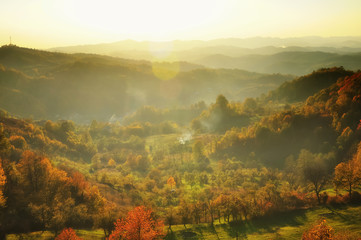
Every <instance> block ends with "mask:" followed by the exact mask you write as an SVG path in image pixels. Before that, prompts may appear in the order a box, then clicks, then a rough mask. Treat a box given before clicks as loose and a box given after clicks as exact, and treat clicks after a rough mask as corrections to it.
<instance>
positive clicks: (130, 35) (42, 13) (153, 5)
mask: <svg viewBox="0 0 361 240" xmlns="http://www.w3.org/2000/svg"><path fill="white" fill-rule="evenodd" d="M360 9H361V2H360V1H357V0H346V1H342V2H338V1H327V0H321V1H317V2H313V1H310V0H307V1H303V2H302V3H295V2H289V1H286V0H273V1H265V0H257V1H242V2H240V1H235V0H227V1H220V0H216V1H212V2H209V1H206V0H199V1H197V2H194V1H191V0H185V1H166V0H154V1H151V2H149V1H144V0H136V1H125V2H124V1H123V2H118V1H114V0H106V1H103V2H102V3H100V2H97V1H85V0H79V1H76V2H73V1H71V0H63V1H60V0H53V1H51V2H49V1H44V0H32V1H25V0H14V1H9V2H6V3H4V4H3V6H2V8H1V9H0V16H1V17H0V18H1V20H2V21H1V22H2V23H3V24H2V26H0V45H4V44H7V43H8V42H9V37H10V36H11V37H12V41H13V43H14V44H16V45H21V46H26V47H31V48H40V49H47V48H54V47H60V46H74V45H84V44H87V45H88V44H100V43H111V42H117V41H122V40H127V39H133V40H135V41H155V42H164V41H174V40H177V39H178V40H181V41H182V40H183V41H188V40H200V41H209V40H212V39H224V38H253V37H266V38H267V37H270V38H297V37H302V36H320V37H333V36H340V37H344V36H359V35H360V33H359V29H361V16H360V15H359V14H358V13H359V10H360Z"/></svg>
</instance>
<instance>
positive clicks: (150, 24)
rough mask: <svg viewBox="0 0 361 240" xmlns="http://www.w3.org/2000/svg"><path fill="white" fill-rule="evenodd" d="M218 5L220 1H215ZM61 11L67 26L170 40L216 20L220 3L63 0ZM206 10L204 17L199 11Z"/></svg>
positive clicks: (150, 38)
mask: <svg viewBox="0 0 361 240" xmlns="http://www.w3.org/2000/svg"><path fill="white" fill-rule="evenodd" d="M218 3H220V2H218ZM52 6H53V8H54V6H55V7H57V8H59V7H60V8H62V9H63V12H64V13H65V15H66V19H67V21H68V22H69V23H71V24H73V25H75V26H78V27H80V28H82V29H89V30H90V29H92V31H96V32H99V33H103V34H111V35H119V36H123V37H126V36H128V37H129V38H135V39H142V38H147V39H148V40H161V41H162V40H170V39H172V38H174V37H175V36H176V34H179V33H181V32H188V31H190V30H191V31H192V30H196V29H197V28H200V27H204V26H207V25H209V24H211V23H214V22H216V21H219V18H220V17H221V16H222V8H221V5H220V4H212V3H211V2H209V1H206V0H198V1H193V0H184V1H169V0H152V1H141V0H134V1H126V2H125V1H116V0H106V1H103V2H102V4H99V3H98V2H96V1H86V0H77V1H71V0H63V1H59V2H58V5H57V6H56V5H53V3H52ZM204 11H207V13H206V14H202V12H204Z"/></svg>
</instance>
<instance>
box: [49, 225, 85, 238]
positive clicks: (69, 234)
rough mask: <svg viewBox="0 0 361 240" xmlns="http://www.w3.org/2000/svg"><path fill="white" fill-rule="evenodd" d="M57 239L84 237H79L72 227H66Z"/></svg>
mask: <svg viewBox="0 0 361 240" xmlns="http://www.w3.org/2000/svg"><path fill="white" fill-rule="evenodd" d="M55 240H82V238H80V237H78V236H77V235H76V233H75V231H74V230H73V229H72V228H65V229H63V231H61V233H60V234H59V235H58V236H57V237H56V238H55Z"/></svg>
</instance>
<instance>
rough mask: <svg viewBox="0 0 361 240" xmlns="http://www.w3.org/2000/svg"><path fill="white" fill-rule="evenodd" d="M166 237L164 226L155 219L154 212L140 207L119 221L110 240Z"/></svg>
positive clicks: (141, 239)
mask: <svg viewBox="0 0 361 240" xmlns="http://www.w3.org/2000/svg"><path fill="white" fill-rule="evenodd" d="M163 235H164V224H163V222H161V221H157V220H156V219H155V218H154V215H153V211H152V210H151V209H147V208H146V207H144V206H139V207H136V208H135V209H133V210H132V211H130V212H128V215H127V217H126V218H123V219H122V220H120V219H118V220H117V222H116V223H115V229H114V231H113V232H112V233H111V234H110V236H109V238H108V240H120V239H127V240H153V239H158V238H160V237H162V236H163Z"/></svg>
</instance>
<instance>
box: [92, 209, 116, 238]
mask: <svg viewBox="0 0 361 240" xmlns="http://www.w3.org/2000/svg"><path fill="white" fill-rule="evenodd" d="M117 215H118V211H117V209H116V205H115V204H114V203H111V202H108V203H107V204H106V205H105V206H104V207H103V208H102V209H101V210H100V211H99V212H98V213H97V214H96V215H95V216H94V225H95V226H96V227H99V228H102V229H103V231H104V235H105V237H108V236H109V234H110V232H111V231H112V230H113V229H114V221H115V220H116V219H117Z"/></svg>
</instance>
